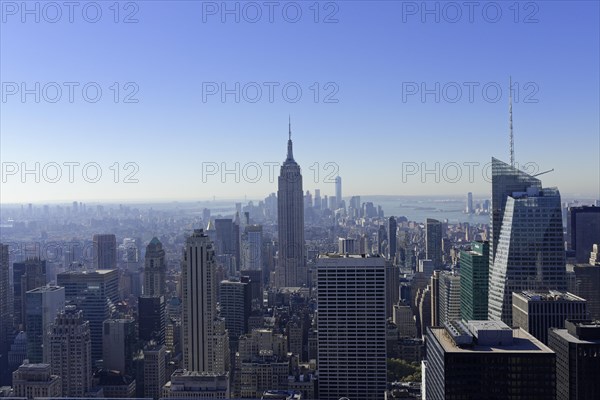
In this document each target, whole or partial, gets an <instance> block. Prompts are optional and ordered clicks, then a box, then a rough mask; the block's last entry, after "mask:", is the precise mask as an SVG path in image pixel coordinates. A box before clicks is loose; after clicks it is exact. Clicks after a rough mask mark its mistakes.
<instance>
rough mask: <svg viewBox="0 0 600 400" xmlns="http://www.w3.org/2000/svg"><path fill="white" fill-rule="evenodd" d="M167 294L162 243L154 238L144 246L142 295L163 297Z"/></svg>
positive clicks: (165, 266) (165, 267)
mask: <svg viewBox="0 0 600 400" xmlns="http://www.w3.org/2000/svg"><path fill="white" fill-rule="evenodd" d="M166 294H167V264H166V263H165V251H164V250H163V246H162V243H161V242H160V240H158V239H157V238H156V237H154V238H152V240H151V241H150V243H148V246H146V256H145V262H144V295H146V296H164V295H166Z"/></svg>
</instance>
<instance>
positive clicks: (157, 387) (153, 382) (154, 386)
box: [144, 343, 167, 400]
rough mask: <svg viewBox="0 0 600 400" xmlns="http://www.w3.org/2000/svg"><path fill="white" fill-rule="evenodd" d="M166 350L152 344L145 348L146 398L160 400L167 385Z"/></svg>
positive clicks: (159, 345)
mask: <svg viewBox="0 0 600 400" xmlns="http://www.w3.org/2000/svg"><path fill="white" fill-rule="evenodd" d="M165 357H166V348H165V346H164V345H162V344H155V343H150V344H148V345H146V346H145V347H144V397H147V398H150V399H154V400H158V399H159V398H160V397H161V392H162V388H163V386H164V385H165V383H167V368H166V364H165V361H166V360H165Z"/></svg>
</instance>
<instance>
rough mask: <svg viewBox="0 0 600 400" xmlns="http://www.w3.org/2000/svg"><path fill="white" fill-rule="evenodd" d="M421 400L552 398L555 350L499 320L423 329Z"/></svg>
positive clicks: (553, 393)
mask: <svg viewBox="0 0 600 400" xmlns="http://www.w3.org/2000/svg"><path fill="white" fill-rule="evenodd" d="M425 343H426V347H427V350H426V353H427V360H426V361H425V363H424V365H425V368H424V377H423V387H424V391H425V393H424V396H423V398H426V399H427V400H458V399H513V400H531V399H537V400H552V399H554V398H555V393H556V391H555V382H554V381H555V379H554V376H555V365H554V363H555V354H554V352H553V351H552V350H551V349H549V348H548V347H547V346H545V345H544V344H543V343H541V342H540V341H539V340H537V339H536V338H534V337H533V336H531V335H529V334H528V333H527V332H525V331H524V330H522V329H519V328H510V327H508V326H507V325H506V324H505V323H503V322H501V321H469V322H468V323H466V324H465V323H462V322H460V321H452V322H451V323H450V324H446V326H445V327H431V328H428V329H427V340H426V342H425Z"/></svg>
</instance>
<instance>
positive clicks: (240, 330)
mask: <svg viewBox="0 0 600 400" xmlns="http://www.w3.org/2000/svg"><path fill="white" fill-rule="evenodd" d="M251 294H252V293H251V292H250V285H249V283H248V282H238V281H222V282H221V290H220V293H219V305H220V306H221V317H223V318H224V319H225V326H226V327H227V331H228V332H229V341H230V343H231V344H232V345H233V346H232V347H233V348H234V349H237V342H238V340H239V338H240V336H241V335H243V334H245V333H247V332H248V318H249V317H250V312H251V311H252V298H251Z"/></svg>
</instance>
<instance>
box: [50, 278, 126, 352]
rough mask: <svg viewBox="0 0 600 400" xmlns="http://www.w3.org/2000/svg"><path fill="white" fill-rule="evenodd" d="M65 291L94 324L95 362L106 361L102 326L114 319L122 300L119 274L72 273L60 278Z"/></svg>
mask: <svg viewBox="0 0 600 400" xmlns="http://www.w3.org/2000/svg"><path fill="white" fill-rule="evenodd" d="M56 280H57V283H58V286H63V287H64V288H65V299H66V300H68V301H71V302H72V303H74V304H77V306H78V308H80V309H81V310H82V311H83V316H84V318H85V319H86V320H88V321H89V322H90V332H91V337H92V361H93V362H95V361H96V360H100V359H102V324H103V323H104V321H105V320H106V319H108V318H110V317H111V315H112V312H113V311H114V309H115V304H116V303H117V302H118V301H119V272H118V271H117V270H115V269H99V270H95V271H69V272H63V273H60V274H58V275H57V278H56Z"/></svg>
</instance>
